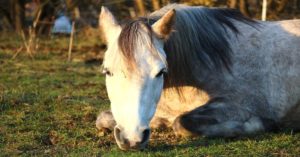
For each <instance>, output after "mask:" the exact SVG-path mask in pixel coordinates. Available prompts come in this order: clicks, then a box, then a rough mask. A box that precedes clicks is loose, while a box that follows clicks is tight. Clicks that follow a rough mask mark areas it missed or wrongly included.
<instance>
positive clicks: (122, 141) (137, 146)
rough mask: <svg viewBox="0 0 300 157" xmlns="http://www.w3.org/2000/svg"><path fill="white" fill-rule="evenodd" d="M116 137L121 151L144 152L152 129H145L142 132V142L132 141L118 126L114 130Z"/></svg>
mask: <svg viewBox="0 0 300 157" xmlns="http://www.w3.org/2000/svg"><path fill="white" fill-rule="evenodd" d="M114 136H115V139H116V142H117V144H118V146H119V148H120V149H122V150H142V149H144V148H145V147H146V146H147V144H148V141H149V137H150V129H144V130H142V131H141V138H140V140H131V139H128V138H126V137H125V136H124V132H123V130H122V129H120V128H119V127H118V126H116V127H115V128H114Z"/></svg>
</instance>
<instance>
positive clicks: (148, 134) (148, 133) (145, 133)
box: [141, 129, 150, 144]
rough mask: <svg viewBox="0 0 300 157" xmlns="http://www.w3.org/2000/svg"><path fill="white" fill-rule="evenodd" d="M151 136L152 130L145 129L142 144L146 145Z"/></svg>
mask: <svg viewBox="0 0 300 157" xmlns="http://www.w3.org/2000/svg"><path fill="white" fill-rule="evenodd" d="M149 136H150V129H145V130H144V131H143V138H142V141H141V144H143V143H145V142H146V141H147V140H148V138H149Z"/></svg>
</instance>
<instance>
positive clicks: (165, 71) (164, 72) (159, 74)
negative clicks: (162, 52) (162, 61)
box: [155, 68, 167, 77]
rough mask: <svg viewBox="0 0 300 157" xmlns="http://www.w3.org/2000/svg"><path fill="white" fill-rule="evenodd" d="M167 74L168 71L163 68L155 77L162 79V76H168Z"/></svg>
mask: <svg viewBox="0 0 300 157" xmlns="http://www.w3.org/2000/svg"><path fill="white" fill-rule="evenodd" d="M166 73H167V69H166V68H163V69H161V70H160V71H159V72H158V73H157V74H156V76H155V77H161V76H162V75H164V74H166Z"/></svg>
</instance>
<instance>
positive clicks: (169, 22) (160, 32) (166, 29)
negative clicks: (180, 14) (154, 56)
mask: <svg viewBox="0 0 300 157" xmlns="http://www.w3.org/2000/svg"><path fill="white" fill-rule="evenodd" d="M175 15H176V11H175V10H174V9H172V10H170V11H168V12H167V13H166V14H165V15H164V16H162V17H161V18H160V19H159V20H158V21H156V22H155V23H154V24H153V25H152V29H153V31H154V32H155V33H156V34H157V36H158V37H159V38H162V39H167V38H168V36H169V35H170V34H171V32H172V30H173V25H174V22H175Z"/></svg>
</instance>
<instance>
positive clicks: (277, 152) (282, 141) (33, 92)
mask: <svg viewBox="0 0 300 157" xmlns="http://www.w3.org/2000/svg"><path fill="white" fill-rule="evenodd" d="M10 42H12V41H10ZM13 52H14V51H10V50H5V51H4V50H0V156H19V155H22V156H300V133H293V132H291V131H289V130H284V131H281V132H277V133H265V134H260V135H255V136H252V137H243V138H236V139H224V138H215V139H208V138H201V137H200V138H192V139H179V138H176V137H175V136H174V135H173V133H172V132H171V131H170V130H166V131H162V130H156V131H155V133H154V134H153V135H154V136H152V138H151V141H150V145H149V146H148V148H147V149H146V150H144V151H129V152H124V151H120V150H119V149H118V148H117V146H116V144H115V142H114V139H113V137H112V135H111V134H108V135H102V134H99V133H98V131H97V129H96V127H95V120H96V116H97V114H98V113H99V111H101V110H105V109H107V108H109V100H108V98H107V96H106V91H105V84H104V77H103V76H102V75H101V74H100V71H99V69H100V67H99V65H86V64H85V63H84V62H72V63H68V62H66V56H65V55H63V54H62V53H57V52H49V53H47V54H44V53H43V54H41V55H40V56H39V57H36V58H35V59H34V60H31V59H29V58H28V57H27V56H26V55H23V54H21V55H20V56H18V57H17V58H16V59H15V60H12V59H11V57H12V55H13Z"/></svg>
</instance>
